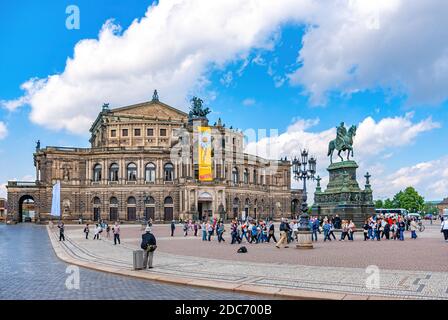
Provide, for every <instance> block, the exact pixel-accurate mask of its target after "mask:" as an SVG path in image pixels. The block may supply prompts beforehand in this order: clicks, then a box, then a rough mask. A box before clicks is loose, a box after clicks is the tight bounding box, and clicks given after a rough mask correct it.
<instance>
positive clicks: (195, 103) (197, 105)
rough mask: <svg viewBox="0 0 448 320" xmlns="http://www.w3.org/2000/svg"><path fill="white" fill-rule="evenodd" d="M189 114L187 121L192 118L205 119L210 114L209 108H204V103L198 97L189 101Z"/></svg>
mask: <svg viewBox="0 0 448 320" xmlns="http://www.w3.org/2000/svg"><path fill="white" fill-rule="evenodd" d="M190 101H191V107H190V113H189V114H188V116H189V119H190V120H191V119H194V118H206V117H207V115H208V114H209V113H210V112H211V111H210V109H209V108H204V107H203V106H202V104H203V103H204V101H203V100H202V99H200V98H198V97H193V98H192V99H191V100H190Z"/></svg>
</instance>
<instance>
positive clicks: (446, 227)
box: [440, 219, 448, 242]
mask: <svg viewBox="0 0 448 320" xmlns="http://www.w3.org/2000/svg"><path fill="white" fill-rule="evenodd" d="M440 231H441V232H443V236H444V237H445V242H448V219H444V220H443V221H442V225H441V229H440Z"/></svg>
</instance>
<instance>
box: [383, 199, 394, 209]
mask: <svg viewBox="0 0 448 320" xmlns="http://www.w3.org/2000/svg"><path fill="white" fill-rule="evenodd" d="M393 207H394V203H393V202H392V200H390V199H389V198H387V199H386V200H384V208H385V209H392V208H393Z"/></svg>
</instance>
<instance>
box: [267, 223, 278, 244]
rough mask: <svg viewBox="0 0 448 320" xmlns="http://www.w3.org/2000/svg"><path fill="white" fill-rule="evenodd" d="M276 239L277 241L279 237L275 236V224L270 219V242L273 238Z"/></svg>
mask: <svg viewBox="0 0 448 320" xmlns="http://www.w3.org/2000/svg"><path fill="white" fill-rule="evenodd" d="M271 238H272V240H274V242H277V239H276V238H275V225H274V223H273V222H272V221H269V235H268V242H269V241H270V240H271Z"/></svg>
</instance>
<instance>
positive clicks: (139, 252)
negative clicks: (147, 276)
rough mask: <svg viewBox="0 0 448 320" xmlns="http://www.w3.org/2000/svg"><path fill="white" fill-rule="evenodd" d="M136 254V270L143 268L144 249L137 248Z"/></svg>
mask: <svg viewBox="0 0 448 320" xmlns="http://www.w3.org/2000/svg"><path fill="white" fill-rule="evenodd" d="M133 254H134V270H142V269H143V250H135V251H134V252H133Z"/></svg>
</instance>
